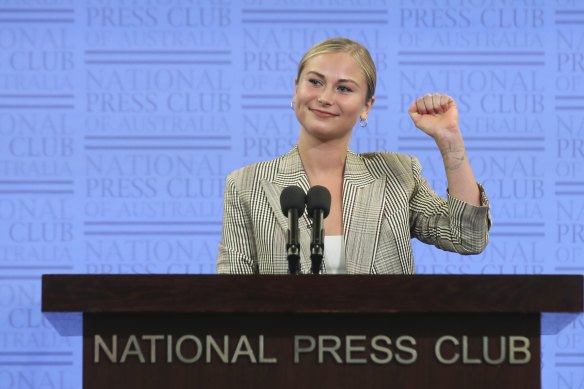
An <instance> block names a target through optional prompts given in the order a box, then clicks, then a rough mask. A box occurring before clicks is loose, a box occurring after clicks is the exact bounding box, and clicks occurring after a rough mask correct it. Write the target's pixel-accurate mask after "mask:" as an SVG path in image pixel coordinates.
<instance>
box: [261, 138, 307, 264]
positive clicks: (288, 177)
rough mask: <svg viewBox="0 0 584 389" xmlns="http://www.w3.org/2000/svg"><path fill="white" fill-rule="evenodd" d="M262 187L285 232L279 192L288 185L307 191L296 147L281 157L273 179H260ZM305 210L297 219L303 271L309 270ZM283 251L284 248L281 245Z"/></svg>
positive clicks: (284, 220) (284, 218)
mask: <svg viewBox="0 0 584 389" xmlns="http://www.w3.org/2000/svg"><path fill="white" fill-rule="evenodd" d="M261 184H262V188H263V190H264V194H265V195H266V197H267V199H268V202H269V203H270V206H271V208H272V211H273V212H274V215H275V216H276V220H278V224H279V225H280V227H281V228H282V230H283V231H284V233H285V234H286V233H287V231H288V218H287V217H286V216H285V215H284V214H283V213H282V208H281V207H280V194H281V193H282V190H284V188H286V187H288V186H290V185H296V186H299V187H300V188H302V190H304V192H305V193H306V192H308V189H309V185H308V178H307V177H306V173H305V172H304V169H303V167H302V161H301V160H300V154H298V148H297V147H294V148H293V149H292V150H290V151H289V152H288V153H287V154H286V155H284V156H283V157H282V160H281V162H280V167H279V169H278V173H277V175H276V177H275V178H274V180H273V181H267V180H266V181H262V182H261ZM311 225H312V224H311V223H309V220H308V215H307V214H306V212H304V213H303V215H302V216H301V217H300V218H299V219H298V228H299V231H300V266H301V270H302V272H303V273H308V272H309V271H310V265H311V264H310V226H311ZM282 250H283V251H285V250H286V248H285V247H282Z"/></svg>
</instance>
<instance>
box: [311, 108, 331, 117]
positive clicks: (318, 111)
mask: <svg viewBox="0 0 584 389" xmlns="http://www.w3.org/2000/svg"><path fill="white" fill-rule="evenodd" d="M311 111H312V112H313V113H314V114H315V115H316V116H318V117H320V118H332V117H335V116H337V115H335V114H334V113H330V112H326V111H320V110H318V109H311Z"/></svg>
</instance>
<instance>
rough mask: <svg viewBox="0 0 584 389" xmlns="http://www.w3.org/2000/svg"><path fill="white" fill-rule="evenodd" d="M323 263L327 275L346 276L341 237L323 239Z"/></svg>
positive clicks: (343, 243)
mask: <svg viewBox="0 0 584 389" xmlns="http://www.w3.org/2000/svg"><path fill="white" fill-rule="evenodd" d="M324 262H325V266H326V272H327V274H347V262H346V261H345V242H344V241H343V235H332V236H325V237H324Z"/></svg>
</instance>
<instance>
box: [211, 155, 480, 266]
mask: <svg viewBox="0 0 584 389" xmlns="http://www.w3.org/2000/svg"><path fill="white" fill-rule="evenodd" d="M420 171H421V166H420V163H419V162H418V160H417V159H416V158H414V157H411V156H408V155H404V154H398V153H367V154H355V153H353V152H350V151H349V152H348V153H347V159H346V162H345V177H344V181H343V229H344V236H343V238H344V241H345V258H346V260H347V272H348V273H349V274H413V273H414V260H413V254H412V245H411V238H412V237H416V238H418V239H419V240H421V241H423V242H426V243H429V244H433V245H435V246H436V247H439V248H441V249H443V250H448V251H455V252H457V253H460V254H478V253H480V252H481V251H482V250H483V249H484V248H485V246H486V244H487V241H488V236H489V228H490V225H491V220H490V214H489V206H488V200H487V197H486V195H485V193H484V190H483V189H482V187H480V185H479V187H480V193H481V202H482V206H479V207H476V206H472V205H470V204H467V203H464V202H463V201H460V200H457V199H455V198H453V197H451V196H448V198H446V199H445V198H441V197H439V196H438V195H436V193H435V192H434V191H433V190H432V189H430V187H429V186H428V183H427V182H426V180H425V179H424V178H423V177H422V176H421V174H420ZM289 185H297V186H299V187H301V188H302V189H304V191H308V189H309V185H308V179H307V177H306V174H305V172H304V169H303V168H302V163H301V160H300V155H299V153H298V148H297V147H295V148H293V149H292V150H291V151H290V152H288V153H287V154H285V155H283V156H280V157H278V158H276V159H273V160H271V161H264V162H259V163H256V164H253V165H250V166H246V167H244V168H241V169H239V170H236V171H234V172H233V173H231V174H229V175H228V177H227V180H226V185H225V204H224V214H223V233H222V239H221V243H220V244H219V255H218V257H217V272H218V273H232V274H279V273H287V271H288V262H287V259H286V236H287V229H288V221H287V218H286V216H284V214H283V213H282V211H281V208H280V193H281V192H282V190H283V189H284V188H285V187H287V186H289ZM298 224H299V229H300V245H301V262H300V263H301V269H302V272H305V273H306V272H308V271H309V269H310V226H311V221H310V219H309V218H308V216H307V215H306V212H305V213H304V215H303V216H301V217H300V219H299V223H298ZM325 266H326V265H325ZM324 272H326V269H324Z"/></svg>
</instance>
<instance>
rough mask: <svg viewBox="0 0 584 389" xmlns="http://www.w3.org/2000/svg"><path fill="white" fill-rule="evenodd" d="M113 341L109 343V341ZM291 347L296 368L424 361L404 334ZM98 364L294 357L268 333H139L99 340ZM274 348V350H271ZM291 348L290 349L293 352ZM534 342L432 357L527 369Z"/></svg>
mask: <svg viewBox="0 0 584 389" xmlns="http://www.w3.org/2000/svg"><path fill="white" fill-rule="evenodd" d="M106 338H107V339H106ZM289 339H290V343H291V344H290V345H289V346H290V347H289V349H290V350H291V353H292V355H293V358H292V360H293V363H294V364H302V363H304V362H305V361H306V360H307V359H310V360H311V362H310V363H312V361H313V360H314V359H315V358H316V360H317V361H318V362H317V363H318V364H324V363H326V361H325V360H326V359H329V358H330V360H331V361H332V362H334V363H337V364H348V365H351V364H355V365H363V364H368V363H371V364H377V365H387V364H390V363H395V364H399V365H411V364H415V363H417V362H418V359H419V357H420V355H419V353H418V349H417V343H418V342H417V340H416V338H414V337H413V336H409V335H402V336H399V337H397V338H393V339H392V337H390V336H388V335H374V336H367V335H345V336H344V337H341V336H337V335H318V336H311V335H291V336H290V337H289ZM93 349H94V354H93V363H100V362H109V363H113V364H118V363H119V364H124V363H126V362H128V361H132V360H133V361H135V362H139V363H142V364H172V363H174V362H175V361H176V362H180V363H183V364H211V363H219V364H224V365H230V364H231V365H233V364H237V363H241V362H243V361H245V362H247V363H251V364H254V365H255V364H258V365H262V364H278V363H281V362H280V361H281V360H284V359H286V360H289V359H290V358H282V357H278V356H277V355H276V354H274V353H273V350H272V352H270V350H271V349H272V347H270V346H269V345H267V344H266V340H265V335H259V336H252V337H250V336H247V335H239V336H229V335H223V336H219V337H215V336H212V335H203V336H196V335H192V334H187V335H181V336H179V337H175V336H173V335H168V334H165V335H163V334H158V335H136V334H131V335H129V336H128V337H127V338H124V339H120V337H119V336H118V335H111V336H109V337H103V336H102V335H94V336H93ZM266 350H268V351H266ZM290 350H289V351H290ZM531 352H532V351H531V350H530V340H529V338H527V337H525V336H498V337H494V338H493V337H489V336H482V337H479V338H478V339H475V338H472V337H469V336H466V335H463V336H462V337H457V336H453V335H444V336H441V337H439V338H438V339H437V340H436V343H435V344H434V353H433V355H432V356H421V358H424V359H426V358H428V357H433V358H435V359H436V360H437V361H438V362H439V363H441V364H444V365H454V364H463V365H480V364H487V365H505V364H510V365H524V364H527V363H529V362H530V361H531Z"/></svg>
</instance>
